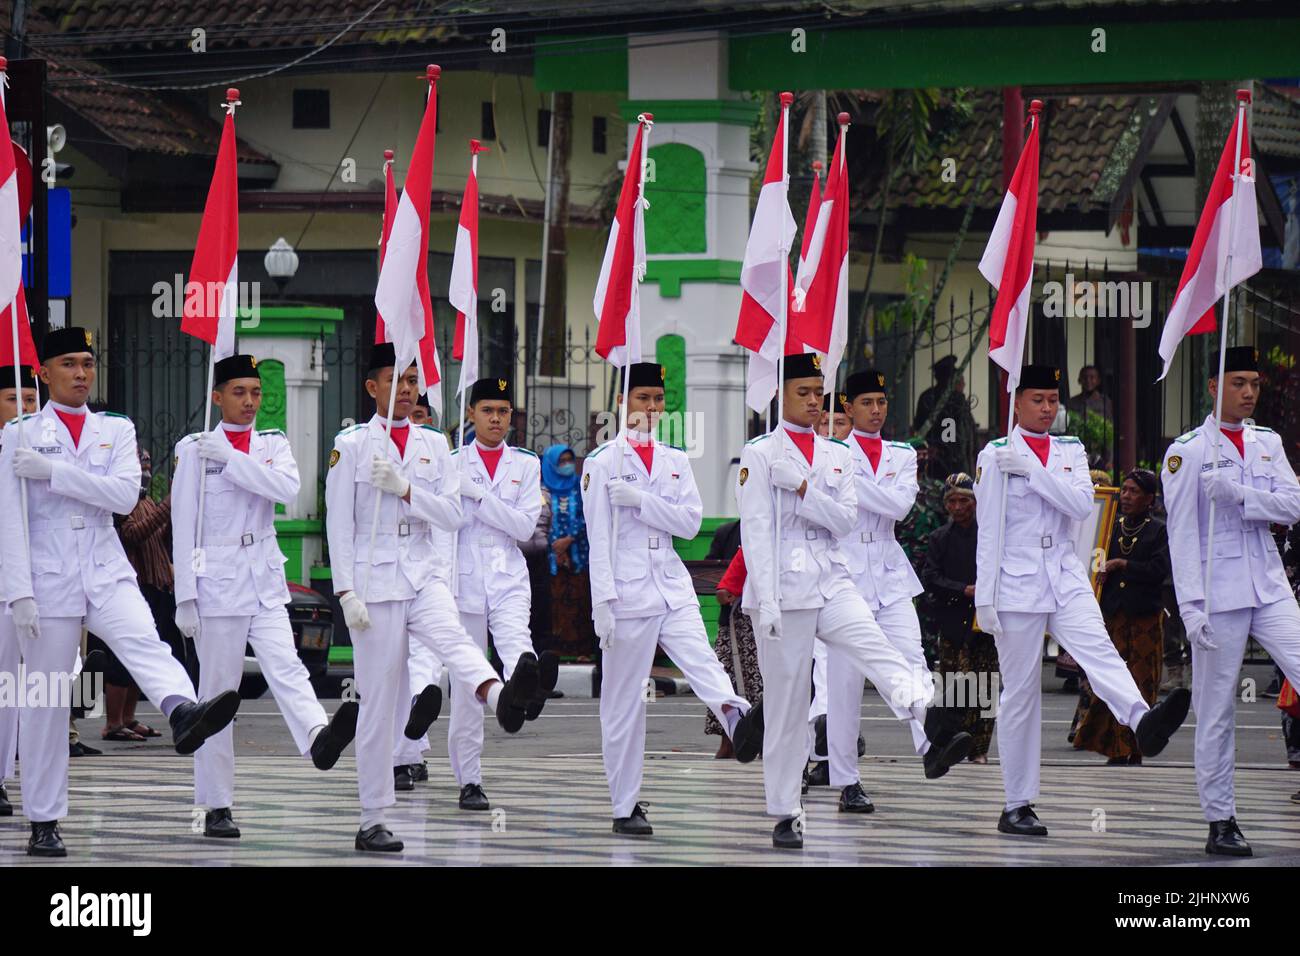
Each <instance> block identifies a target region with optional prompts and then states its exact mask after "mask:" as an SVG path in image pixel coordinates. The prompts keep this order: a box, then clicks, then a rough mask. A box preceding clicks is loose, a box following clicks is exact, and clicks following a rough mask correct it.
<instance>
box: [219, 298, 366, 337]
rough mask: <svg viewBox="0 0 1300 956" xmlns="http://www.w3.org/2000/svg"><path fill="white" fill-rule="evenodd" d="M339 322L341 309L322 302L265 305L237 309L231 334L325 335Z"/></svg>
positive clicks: (341, 319)
mask: <svg viewBox="0 0 1300 956" xmlns="http://www.w3.org/2000/svg"><path fill="white" fill-rule="evenodd" d="M342 321H343V310H342V309H336V308H333V307H331V306H326V305H268V306H265V307H263V308H261V309H258V310H257V312H256V313H254V312H253V310H251V309H240V310H239V322H238V323H237V325H236V326H235V334H236V335H238V336H240V337H241V338H242V337H243V336H246V335H289V336H302V337H303V338H316V337H317V336H318V335H329V334H330V333H331V332H333V331H334V327H335V326H336V325H338V324H339V323H340V322H342Z"/></svg>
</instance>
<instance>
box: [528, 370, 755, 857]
mask: <svg viewBox="0 0 1300 956" xmlns="http://www.w3.org/2000/svg"><path fill="white" fill-rule="evenodd" d="M664 374H665V372H664V367H663V366H662V365H659V364H657V363H654V362H634V363H632V364H631V366H630V367H629V369H628V378H627V381H626V382H624V387H625V391H626V400H627V430H626V431H625V432H621V433H620V434H619V436H618V438H617V439H615V440H614V441H611V442H605V443H604V444H602V445H601V446H600V447H598V448H597V449H596V450H595V451H593V452H592V453H591V454H590V455H588V456H587V458H586V459H585V460H584V461H583V465H582V507H583V512H584V513H585V514H586V516H587V540H588V541H589V542H590V547H591V552H590V554H591V558H590V566H591V603H592V618H593V620H594V621H595V626H596V636H597V637H599V638H600V644H601V647H602V648H603V651H604V653H603V655H602V658H601V689H600V733H601V754H602V756H603V757H604V762H605V776H606V778H607V779H608V781H609V795H610V800H611V802H612V803H613V808H614V823H613V831H614V832H615V833H618V834H622V835H625V836H649V835H651V834H652V833H654V829H653V828H652V827H651V825H650V822H649V820H648V819H647V818H646V804H644V803H639V802H638V801H637V797H638V795H639V794H640V792H641V778H642V767H643V764H644V762H645V725H646V710H645V709H646V707H647V706H648V705H649V703H650V702H651V701H653V699H654V698H653V694H654V690H653V685H652V684H651V683H650V668H651V666H652V664H653V662H654V655H655V647H656V645H657V646H660V647H662V648H663V649H664V651H665V652H666V653H667V654H668V656H669V657H671V658H672V659H673V663H675V664H676V665H677V666H678V667H679V668H681V670H682V673H683V674H684V675H685V676H686V680H687V681H688V682H689V683H690V685H691V689H692V690H693V691H694V692H695V695H696V696H697V697H699V698H700V700H702V701H704V703H705V704H707V705H708V706H709V707H710V708H711V709H712V710H713V713H714V714H715V715H716V716H717V718H718V721H719V722H720V723H721V724H722V727H723V728H724V729H725V730H726V731H727V734H728V736H730V737H731V739H732V740H733V741H734V745H735V752H736V757H737V759H739V760H740V761H741V762H742V763H744V762H747V761H749V760H753V759H754V757H756V756H757V755H758V751H759V748H760V747H761V746H762V739H763V729H762V728H763V723H762V715H761V713H760V712H759V709H758V708H757V707H755V708H754V709H753V710H751V709H750V705H749V702H748V701H746V700H745V699H744V698H742V697H737V696H736V694H735V692H734V691H733V690H732V687H731V681H730V680H729V679H728V678H727V675H726V672H725V671H723V669H722V665H721V664H719V663H718V658H717V657H716V655H715V654H714V653H713V650H712V648H710V647H709V639H708V635H707V634H706V633H705V630H704V622H703V620H702V619H701V618H700V601H699V598H698V597H697V596H696V594H695V587H694V585H693V584H692V582H691V576H690V573H689V572H688V571H687V570H686V567H685V565H683V564H682V559H681V558H680V557H678V555H677V552H676V551H675V550H673V537H674V536H676V537H679V538H687V539H690V538H694V537H695V535H696V534H698V533H699V530H700V518H701V516H702V514H703V512H704V506H703V503H702V502H701V500H700V493H699V489H698V488H697V487H696V485H695V475H694V473H693V472H692V471H691V463H690V459H688V458H687V456H686V452H684V451H682V450H681V449H680V448H675V447H672V446H669V445H663V444H660V443H658V442H656V441H655V440H654V433H655V430H656V427H657V426H658V423H659V418H660V416H662V415H663V410H664ZM619 402H620V404H621V403H622V402H623V395H622V393H620V396H619ZM614 509H618V510H617V512H615V510H614ZM615 522H617V530H615ZM521 530H522V529H521ZM530 533H531V532H530ZM615 538H617V540H615Z"/></svg>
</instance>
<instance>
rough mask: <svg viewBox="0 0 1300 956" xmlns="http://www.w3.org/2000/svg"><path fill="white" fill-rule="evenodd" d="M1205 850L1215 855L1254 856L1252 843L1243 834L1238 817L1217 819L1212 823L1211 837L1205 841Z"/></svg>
mask: <svg viewBox="0 0 1300 956" xmlns="http://www.w3.org/2000/svg"><path fill="white" fill-rule="evenodd" d="M1205 852H1206V853H1209V854H1212V855H1214V856H1253V855H1254V853H1253V851H1252V850H1251V849H1250V844H1249V843H1247V842H1246V838H1245V837H1244V836H1242V835H1241V828H1240V827H1238V826H1237V818H1236V817H1228V819H1226V820H1215V821H1213V822H1212V823H1211V824H1210V837H1209V839H1207V840H1206V841H1205Z"/></svg>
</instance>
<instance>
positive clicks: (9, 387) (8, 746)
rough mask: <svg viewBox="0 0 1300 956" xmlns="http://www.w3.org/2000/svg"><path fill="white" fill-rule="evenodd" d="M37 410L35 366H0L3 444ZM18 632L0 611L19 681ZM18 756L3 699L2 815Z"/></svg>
mask: <svg viewBox="0 0 1300 956" xmlns="http://www.w3.org/2000/svg"><path fill="white" fill-rule="evenodd" d="M35 411H36V379H35V378H34V377H33V376H32V370H31V369H29V368H26V367H23V368H22V369H21V378H20V380H19V381H17V382H16V381H15V380H14V369H13V366H12V365H6V366H4V367H0V447H2V446H3V438H4V435H3V432H4V426H5V423H6V422H8V421H10V420H11V419H14V418H17V417H18V416H19V415H30V414H32V413H33V412H35ZM6 550H7V549H6V548H4V547H3V546H0V575H3V574H4V553H5V551H6ZM18 661H19V654H18V635H17V634H15V633H14V622H13V619H12V618H11V617H9V615H7V614H0V677H2V676H4V675H9V677H10V679H11V680H12V681H13V682H14V686H15V687H17V686H19V685H18ZM17 757H18V704H17V702H16V701H15V702H14V704H13V706H6V705H5V704H3V703H0V817H11V816H13V815H14V807H13V804H12V803H10V802H9V793H8V791H7V790H5V781H6V780H8V779H10V778H11V777H12V776H13V775H14V763H15V761H16V759H17Z"/></svg>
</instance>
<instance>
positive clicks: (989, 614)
mask: <svg viewBox="0 0 1300 956" xmlns="http://www.w3.org/2000/svg"><path fill="white" fill-rule="evenodd" d="M975 623H976V624H978V625H979V627H980V630H981V631H983V632H984V633H985V634H992V635H994V636H995V637H996V636H998V635H1000V634H1001V633H1002V622H1001V621H999V620H998V612H997V609H996V608H994V607H993V605H992V604H982V605H980V606H979V607H977V608H976V609H975Z"/></svg>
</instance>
